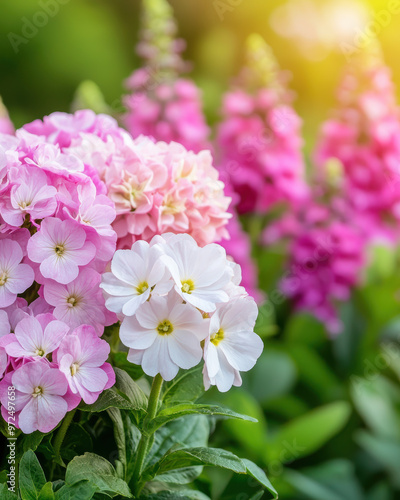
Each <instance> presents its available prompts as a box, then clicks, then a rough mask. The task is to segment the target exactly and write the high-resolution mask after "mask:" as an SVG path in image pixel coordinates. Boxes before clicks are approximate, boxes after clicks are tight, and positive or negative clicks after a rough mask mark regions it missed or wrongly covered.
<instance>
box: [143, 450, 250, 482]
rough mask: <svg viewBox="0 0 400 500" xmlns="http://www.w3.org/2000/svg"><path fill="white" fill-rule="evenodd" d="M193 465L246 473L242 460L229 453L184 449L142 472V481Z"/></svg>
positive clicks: (172, 452) (224, 451)
mask: <svg viewBox="0 0 400 500" xmlns="http://www.w3.org/2000/svg"><path fill="white" fill-rule="evenodd" d="M195 465H213V466H216V467H221V468H223V469H228V470H231V471H233V472H236V473H239V474H245V473H246V472H247V469H246V466H245V465H244V464H243V462H242V460H240V458H238V457H237V456H236V455H234V454H233V453H231V452H229V451H226V450H222V449H219V448H186V449H182V450H176V451H171V452H170V453H168V454H167V455H165V456H164V457H163V458H162V459H161V460H160V461H159V462H156V463H155V464H154V465H152V466H151V467H148V468H147V469H146V470H145V471H144V472H143V479H144V481H150V480H151V479H153V478H154V477H156V476H158V475H160V474H163V473H165V472H168V471H171V470H175V469H183V468H186V467H192V466H195Z"/></svg>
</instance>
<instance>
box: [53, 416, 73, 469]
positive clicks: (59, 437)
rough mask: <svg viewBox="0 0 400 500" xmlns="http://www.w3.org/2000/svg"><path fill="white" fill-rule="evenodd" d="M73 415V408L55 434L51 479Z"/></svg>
mask: <svg viewBox="0 0 400 500" xmlns="http://www.w3.org/2000/svg"><path fill="white" fill-rule="evenodd" d="M75 413H76V408H75V410H72V411H70V412H69V413H67V414H66V415H65V418H64V420H63V423H62V424H61V427H60V428H59V429H58V432H57V434H56V437H55V439H54V444H53V448H54V454H55V458H54V460H53V463H52V466H51V472H50V477H51V479H53V475H54V469H55V467H56V463H57V461H58V459H59V458H60V450H61V446H62V444H63V442H64V438H65V435H66V434H67V431H68V428H69V426H70V425H71V422H72V420H73V418H74V415H75Z"/></svg>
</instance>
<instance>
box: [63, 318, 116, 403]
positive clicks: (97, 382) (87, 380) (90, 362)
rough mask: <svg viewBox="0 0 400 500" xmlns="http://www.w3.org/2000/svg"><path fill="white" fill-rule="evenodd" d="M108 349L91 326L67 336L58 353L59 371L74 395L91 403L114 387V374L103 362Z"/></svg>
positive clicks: (85, 326) (109, 366)
mask: <svg viewBox="0 0 400 500" xmlns="http://www.w3.org/2000/svg"><path fill="white" fill-rule="evenodd" d="M109 353H110V346H109V345H108V344H107V342H106V341H105V340H101V339H99V338H98V336H97V334H96V332H95V330H94V329H93V327H91V326H88V325H83V326H80V327H79V328H77V329H76V330H74V331H73V332H72V334H70V335H68V336H66V337H65V338H64V340H63V341H62V343H61V345H60V347H59V349H58V351H57V361H58V364H59V367H60V371H61V372H62V373H64V375H65V376H66V378H67V380H68V384H69V387H70V389H71V391H72V393H74V394H79V395H80V396H81V397H82V399H83V400H84V401H85V403H87V404H92V403H94V402H95V401H96V399H97V398H98V397H99V394H100V393H101V392H102V391H103V390H105V389H108V388H109V387H111V386H112V385H114V384H115V374H114V371H113V369H112V367H111V365H110V364H109V363H106V360H107V358H108V355H109Z"/></svg>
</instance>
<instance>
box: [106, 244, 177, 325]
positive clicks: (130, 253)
mask: <svg viewBox="0 0 400 500" xmlns="http://www.w3.org/2000/svg"><path fill="white" fill-rule="evenodd" d="M161 254H162V251H161V250H160V248H159V247H158V246H157V245H155V246H150V245H149V244H148V243H147V242H145V241H136V242H135V243H134V244H133V245H132V249H131V250H117V252H116V253H115V255H114V257H113V260H112V262H111V273H105V274H104V275H103V282H102V284H101V285H100V286H101V288H102V289H103V290H104V291H105V292H106V293H107V296H106V307H107V309H108V310H110V311H112V312H115V313H123V314H124V315H125V316H133V315H134V314H135V313H136V311H137V310H138V308H139V307H140V306H141V305H142V304H144V303H145V302H146V300H147V299H148V298H149V297H150V294H151V293H155V294H164V293H167V292H168V291H169V290H170V289H171V288H172V282H171V281H170V280H169V274H168V273H167V272H166V268H165V264H164V263H163V262H162V261H161V260H160V256H161Z"/></svg>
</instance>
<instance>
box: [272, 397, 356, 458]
mask: <svg viewBox="0 0 400 500" xmlns="http://www.w3.org/2000/svg"><path fill="white" fill-rule="evenodd" d="M350 413H351V407H350V404H349V403H347V402H346V401H337V402H335V403H331V404H329V405H326V406H323V407H320V408H317V409H316V410H313V411H310V412H308V413H306V414H305V415H302V416H301V417H299V418H297V419H295V420H293V421H291V422H289V423H287V424H285V425H282V426H281V427H279V428H278V430H277V432H276V433H275V434H274V436H273V437H272V438H271V439H270V440H269V443H268V445H267V447H266V450H265V453H266V458H267V460H268V461H270V462H273V461H276V460H279V461H280V462H281V463H286V462H292V461H294V460H297V459H299V458H301V457H304V456H307V455H310V454H311V453H313V452H314V451H316V450H318V449H320V448H321V447H322V446H323V445H324V444H325V443H326V442H327V441H329V440H330V439H331V438H332V437H333V436H335V434H337V433H338V432H339V431H340V430H341V429H342V428H343V427H344V426H345V424H346V422H347V421H348V419H349V416H350Z"/></svg>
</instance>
